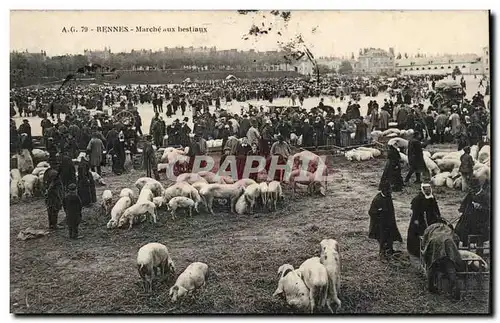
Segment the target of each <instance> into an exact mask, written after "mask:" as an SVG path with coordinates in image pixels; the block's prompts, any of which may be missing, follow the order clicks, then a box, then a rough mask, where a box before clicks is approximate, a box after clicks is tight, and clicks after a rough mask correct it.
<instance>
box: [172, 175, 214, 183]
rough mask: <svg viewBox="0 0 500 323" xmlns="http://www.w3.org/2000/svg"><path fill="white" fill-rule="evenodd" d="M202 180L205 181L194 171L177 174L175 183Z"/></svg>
mask: <svg viewBox="0 0 500 323" xmlns="http://www.w3.org/2000/svg"><path fill="white" fill-rule="evenodd" d="M202 181H206V179H204V178H203V177H201V176H200V175H199V174H196V173H184V174H181V175H179V176H177V180H176V182H177V183H181V182H186V183H189V184H192V183H195V182H202ZM207 183H208V182H207Z"/></svg>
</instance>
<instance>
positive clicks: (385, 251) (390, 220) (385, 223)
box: [368, 181, 403, 260]
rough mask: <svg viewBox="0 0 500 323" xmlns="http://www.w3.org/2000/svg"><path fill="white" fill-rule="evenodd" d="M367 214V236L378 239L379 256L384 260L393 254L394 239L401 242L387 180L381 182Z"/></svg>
mask: <svg viewBox="0 0 500 323" xmlns="http://www.w3.org/2000/svg"><path fill="white" fill-rule="evenodd" d="M368 214H369V215H370V232H369V233H368V237H369V238H371V239H377V240H378V241H379V245H380V257H381V259H382V260H384V259H385V258H386V257H387V256H390V255H392V254H394V252H395V251H394V249H393V242H394V241H400V242H403V239H402V238H401V234H400V233H399V230H398V227H397V224H396V216H395V213H394V204H393V202H392V196H391V186H390V184H389V183H388V182H387V181H385V182H383V183H382V185H381V191H380V192H379V193H378V194H377V195H376V196H375V198H374V199H373V201H372V204H371V206H370V210H369V211H368Z"/></svg>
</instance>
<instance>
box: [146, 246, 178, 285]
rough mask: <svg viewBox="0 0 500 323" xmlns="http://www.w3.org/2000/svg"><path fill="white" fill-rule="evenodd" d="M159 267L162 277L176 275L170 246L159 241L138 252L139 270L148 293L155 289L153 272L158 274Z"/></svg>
mask: <svg viewBox="0 0 500 323" xmlns="http://www.w3.org/2000/svg"><path fill="white" fill-rule="evenodd" d="M158 268H159V269H160V275H161V276H162V277H164V276H165V275H166V277H167V279H168V278H170V277H173V276H174V274H175V265H174V262H173V260H172V258H171V257H170V254H169V252H168V248H167V247H166V246H165V245H163V244H161V243H157V242H151V243H148V244H146V245H144V246H142V247H141V248H140V249H139V251H138V252H137V271H138V272H139V275H140V276H141V278H142V280H143V284H144V291H145V292H146V293H148V292H152V290H153V273H154V275H155V276H156V275H157V269H158Z"/></svg>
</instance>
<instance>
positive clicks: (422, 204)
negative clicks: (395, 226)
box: [406, 183, 441, 257]
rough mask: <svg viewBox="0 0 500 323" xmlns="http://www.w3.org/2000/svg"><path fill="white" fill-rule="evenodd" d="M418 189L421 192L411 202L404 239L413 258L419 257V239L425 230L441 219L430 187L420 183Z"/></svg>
mask: <svg viewBox="0 0 500 323" xmlns="http://www.w3.org/2000/svg"><path fill="white" fill-rule="evenodd" d="M420 189H421V192H419V193H418V195H417V196H415V198H413V200H412V201H411V210H412V215H411V219H410V224H409V226H408V236H407V239H406V245H407V249H408V253H409V254H411V255H413V256H415V257H420V237H421V236H422V235H423V234H424V231H425V229H426V228H427V227H428V226H430V225H432V224H434V223H436V222H438V220H439V219H440V218H441V212H440V211H439V206H438V204H437V201H436V198H435V197H434V195H433V194H432V188H431V185H430V184H424V183H422V185H421V187H420Z"/></svg>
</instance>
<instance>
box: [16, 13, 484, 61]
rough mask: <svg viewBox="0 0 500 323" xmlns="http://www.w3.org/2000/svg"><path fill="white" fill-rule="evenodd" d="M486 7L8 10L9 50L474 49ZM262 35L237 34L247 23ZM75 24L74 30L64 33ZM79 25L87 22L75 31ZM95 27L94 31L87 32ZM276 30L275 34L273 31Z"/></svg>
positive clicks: (480, 41)
mask: <svg viewBox="0 0 500 323" xmlns="http://www.w3.org/2000/svg"><path fill="white" fill-rule="evenodd" d="M488 19H489V17H488V12H487V11H292V17H291V19H290V21H289V22H288V24H287V25H286V26H285V24H284V22H283V20H282V19H276V18H275V17H274V16H272V15H270V14H269V13H268V12H259V13H257V14H247V15H240V14H238V13H237V12H236V11H11V13H10V50H11V51H13V50H17V51H25V50H28V51H29V52H40V50H45V51H46V52H47V55H49V56H53V55H64V54H79V53H83V51H84V49H92V50H96V49H98V50H102V49H103V48H104V47H105V46H107V47H110V48H111V51H112V52H113V53H117V52H122V51H126V52H130V50H132V49H152V50H153V51H156V50H159V49H160V48H163V47H165V46H166V47H176V46H184V47H189V46H194V47H200V46H209V47H212V46H216V47H217V49H232V48H236V49H239V50H248V49H255V50H257V51H266V50H278V49H279V46H278V44H277V41H285V42H286V41H287V40H288V39H291V38H293V37H294V36H295V35H297V34H299V33H300V34H301V35H302V36H303V39H304V41H305V43H306V45H307V46H308V48H309V49H310V50H311V52H312V53H313V54H314V55H315V56H316V57H319V56H342V55H350V54H351V53H352V52H353V53H354V54H355V55H356V56H357V54H358V52H359V49H360V48H363V47H376V48H383V49H386V50H387V49H388V48H389V47H394V49H395V52H396V53H398V52H401V53H408V54H416V53H422V54H423V53H425V54H428V55H433V54H444V53H448V54H455V53H476V54H479V55H480V54H481V51H482V48H483V47H484V46H488V44H489V21H488ZM262 22H265V24H266V27H267V26H270V23H273V25H272V26H273V27H272V28H273V29H272V31H271V32H270V34H268V35H264V36H258V37H250V38H249V39H248V40H244V39H243V36H244V35H245V34H246V33H247V32H248V30H249V29H250V27H251V26H252V24H257V25H259V26H260V24H261V23H262ZM71 26H73V27H75V28H76V29H77V30H78V31H79V32H77V33H70V32H68V33H63V32H62V29H63V28H66V29H69V28H70V27H71ZM97 26H128V27H129V28H131V27H132V28H133V29H135V27H137V26H142V27H158V26H159V27H161V30H163V29H164V28H167V27H168V28H174V29H175V30H176V32H160V33H158V32H149V33H138V32H126V33H98V32H97V31H95V30H96V28H97ZM81 27H87V28H88V31H87V32H82V29H81ZM178 27H184V28H187V27H196V28H206V30H207V32H206V33H199V32H178ZM92 29H94V31H91V30H92ZM277 31H280V32H281V34H282V35H281V36H279V35H278V34H277Z"/></svg>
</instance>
